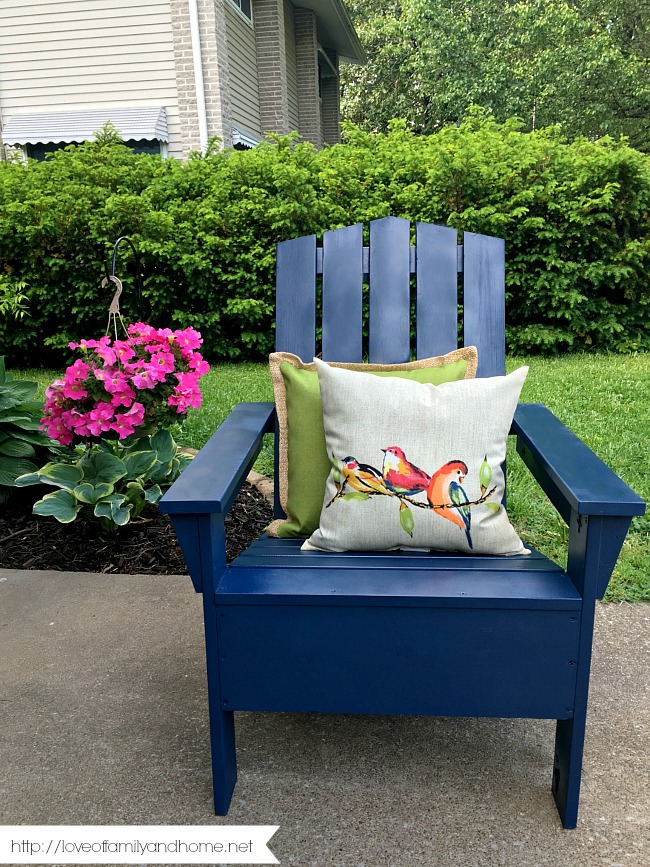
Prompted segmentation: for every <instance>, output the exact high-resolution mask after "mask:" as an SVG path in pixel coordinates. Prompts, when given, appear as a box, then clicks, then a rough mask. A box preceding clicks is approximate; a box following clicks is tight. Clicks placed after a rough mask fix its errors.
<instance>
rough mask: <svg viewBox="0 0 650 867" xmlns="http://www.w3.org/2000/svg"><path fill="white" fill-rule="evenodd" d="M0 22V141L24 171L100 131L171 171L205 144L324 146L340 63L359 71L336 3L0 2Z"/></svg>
mask: <svg viewBox="0 0 650 867" xmlns="http://www.w3.org/2000/svg"><path fill="white" fill-rule="evenodd" d="M0 18H1V22H2V23H1V26H0V127H1V128H2V140H3V142H4V145H5V146H9V147H20V148H21V149H22V150H23V152H24V153H25V154H27V155H30V156H34V157H36V158H42V157H43V155H44V154H45V153H47V152H48V151H51V150H55V149H57V148H59V147H63V146H65V144H67V143H69V142H75V141H83V140H86V139H89V138H92V135H93V133H94V132H95V131H96V130H98V129H99V128H101V127H102V126H103V124H104V123H105V122H106V121H109V120H110V121H111V122H112V123H113V124H114V126H115V127H116V128H117V129H118V130H119V131H120V133H121V135H122V137H123V138H124V139H125V140H126V141H127V142H128V143H129V144H130V145H131V146H132V147H133V148H134V149H136V150H141V151H149V152H151V151H155V152H162V153H163V154H168V155H170V156H174V157H181V158H182V157H185V156H187V154H188V153H189V152H190V151H193V150H202V149H203V148H205V146H206V144H207V142H208V139H209V138H211V137H213V136H218V137H219V138H220V139H221V140H222V142H223V145H224V146H225V147H231V146H234V147H253V146H254V145H255V144H257V143H258V142H259V141H261V139H262V138H263V137H264V135H265V134H266V133H281V134H284V133H288V132H290V131H292V130H296V131H297V132H299V133H300V135H301V136H302V137H303V139H305V140H306V141H310V142H312V143H313V144H314V145H315V146H316V147H321V146H322V145H323V144H325V143H328V144H333V143H335V142H337V141H339V137H340V125H339V120H340V117H339V80H338V70H339V63H341V62H350V63H362V62H364V59H365V58H364V54H363V49H362V48H361V44H360V43H359V39H358V37H357V35H356V33H355V31H354V27H353V26H352V23H351V21H350V18H349V15H348V13H347V11H346V9H345V6H344V5H343V2H342V0H293V2H292V0H20V2H18V0H0ZM0 151H3V152H4V148H0Z"/></svg>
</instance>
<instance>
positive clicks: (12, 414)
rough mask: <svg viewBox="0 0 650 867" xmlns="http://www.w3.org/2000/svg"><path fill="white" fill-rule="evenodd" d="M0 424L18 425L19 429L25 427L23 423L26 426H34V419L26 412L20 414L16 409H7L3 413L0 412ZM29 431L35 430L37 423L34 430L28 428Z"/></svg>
mask: <svg viewBox="0 0 650 867" xmlns="http://www.w3.org/2000/svg"><path fill="white" fill-rule="evenodd" d="M0 422H2V423H3V424H9V423H12V424H20V426H21V427H24V426H25V424H24V423H25V422H26V423H27V424H28V425H32V424H34V423H35V422H34V419H33V418H32V416H31V415H30V413H28V412H20V411H19V410H17V409H7V410H4V411H0ZM29 429H30V430H37V429H38V423H36V428H31V427H30V428H29Z"/></svg>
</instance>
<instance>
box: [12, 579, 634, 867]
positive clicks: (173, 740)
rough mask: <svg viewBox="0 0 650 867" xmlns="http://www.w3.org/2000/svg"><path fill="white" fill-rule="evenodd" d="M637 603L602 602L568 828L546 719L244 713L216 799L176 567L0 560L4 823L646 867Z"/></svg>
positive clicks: (382, 859) (196, 615)
mask: <svg viewBox="0 0 650 867" xmlns="http://www.w3.org/2000/svg"><path fill="white" fill-rule="evenodd" d="M649 651H650V605H648V604H638V605H599V607H598V611H597V618H596V635H595V647H594V661H593V668H592V687H591V698H590V716H589V723H588V729H587V743H586V751H585V763H584V771H583V784H582V800H581V811H580V819H579V824H578V828H577V829H576V830H574V831H564V830H563V829H562V827H561V825H560V821H559V818H558V815H557V812H556V809H555V805H554V802H553V800H552V797H551V793H550V778H551V769H552V757H553V734H554V725H553V723H552V722H549V721H531V720H505V721H501V720H474V719H472V720H467V719H460V720H459V719H426V718H420V717H418V718H412V717H359V716H333V717H328V716H324V715H323V716H322V715H293V714H278V715H273V714H240V715H238V729H237V734H238V755H239V782H238V785H237V788H236V790H235V795H234V799H233V804H232V808H231V811H230V814H229V816H228V817H226V818H217V817H215V816H214V815H213V812H212V806H211V774H210V758H209V744H208V728H207V704H206V702H207V699H206V686H205V676H204V660H203V635H202V614H201V599H200V597H198V596H196V595H195V594H194V591H193V589H192V586H191V583H190V581H189V579H188V578H186V577H183V576H179V577H154V576H123V575H93V574H69V573H60V572H32V571H30V572H13V571H10V570H0V822H1V823H2V824H6V825H10V824H11V825H13V824H34V825H39V824H66V825H77V824H89V825H106V824H142V825H157V824H171V825H176V824H188V825H204V824H211V823H215V824H233V825H257V824H265V825H276V824H277V825H279V826H280V829H279V831H278V832H277V834H276V835H275V837H274V838H273V839H272V841H271V843H270V848H271V850H272V851H273V852H274V854H275V855H276V857H277V858H278V859H279V861H280V862H281V863H282V864H283V865H287V867H288V865H296V867H402V865H404V867H418V865H428V867H491V865H505V867H525V865H531V867H564V865H567V867H568V865H571V867H601V865H602V867H619V865H623V867H648V865H650V687H649V683H650V653H649Z"/></svg>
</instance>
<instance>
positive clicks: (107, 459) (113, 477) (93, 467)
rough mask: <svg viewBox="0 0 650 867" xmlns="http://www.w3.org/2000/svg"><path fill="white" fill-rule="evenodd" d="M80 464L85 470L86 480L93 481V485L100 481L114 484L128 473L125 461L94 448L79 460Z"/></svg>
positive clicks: (84, 476)
mask: <svg viewBox="0 0 650 867" xmlns="http://www.w3.org/2000/svg"><path fill="white" fill-rule="evenodd" d="M79 466H80V467H81V469H82V470H83V478H84V481H86V482H91V484H93V485H97V484H99V483H100V482H106V483H107V484H109V485H114V484H115V483H116V482H118V481H119V480H120V479H122V478H124V476H125V475H126V466H125V465H124V461H121V460H120V459H119V458H116V457H115V455H112V454H109V453H108V452H100V451H95V450H93V451H91V452H90V453H86V454H85V455H84V457H83V458H82V459H81V461H79Z"/></svg>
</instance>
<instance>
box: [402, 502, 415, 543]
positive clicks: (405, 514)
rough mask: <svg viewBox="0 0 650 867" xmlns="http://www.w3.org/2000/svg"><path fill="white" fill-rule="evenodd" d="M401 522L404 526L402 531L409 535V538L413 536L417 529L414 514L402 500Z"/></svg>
mask: <svg viewBox="0 0 650 867" xmlns="http://www.w3.org/2000/svg"><path fill="white" fill-rule="evenodd" d="M399 522H400V524H401V525H402V530H404V532H405V533H408V534H409V536H411V537H412V536H413V528H414V527H415V521H414V520H413V512H412V511H411V510H410V509H409V507H408V506H407V505H406V503H405V502H403V501H402V500H400V504H399Z"/></svg>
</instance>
